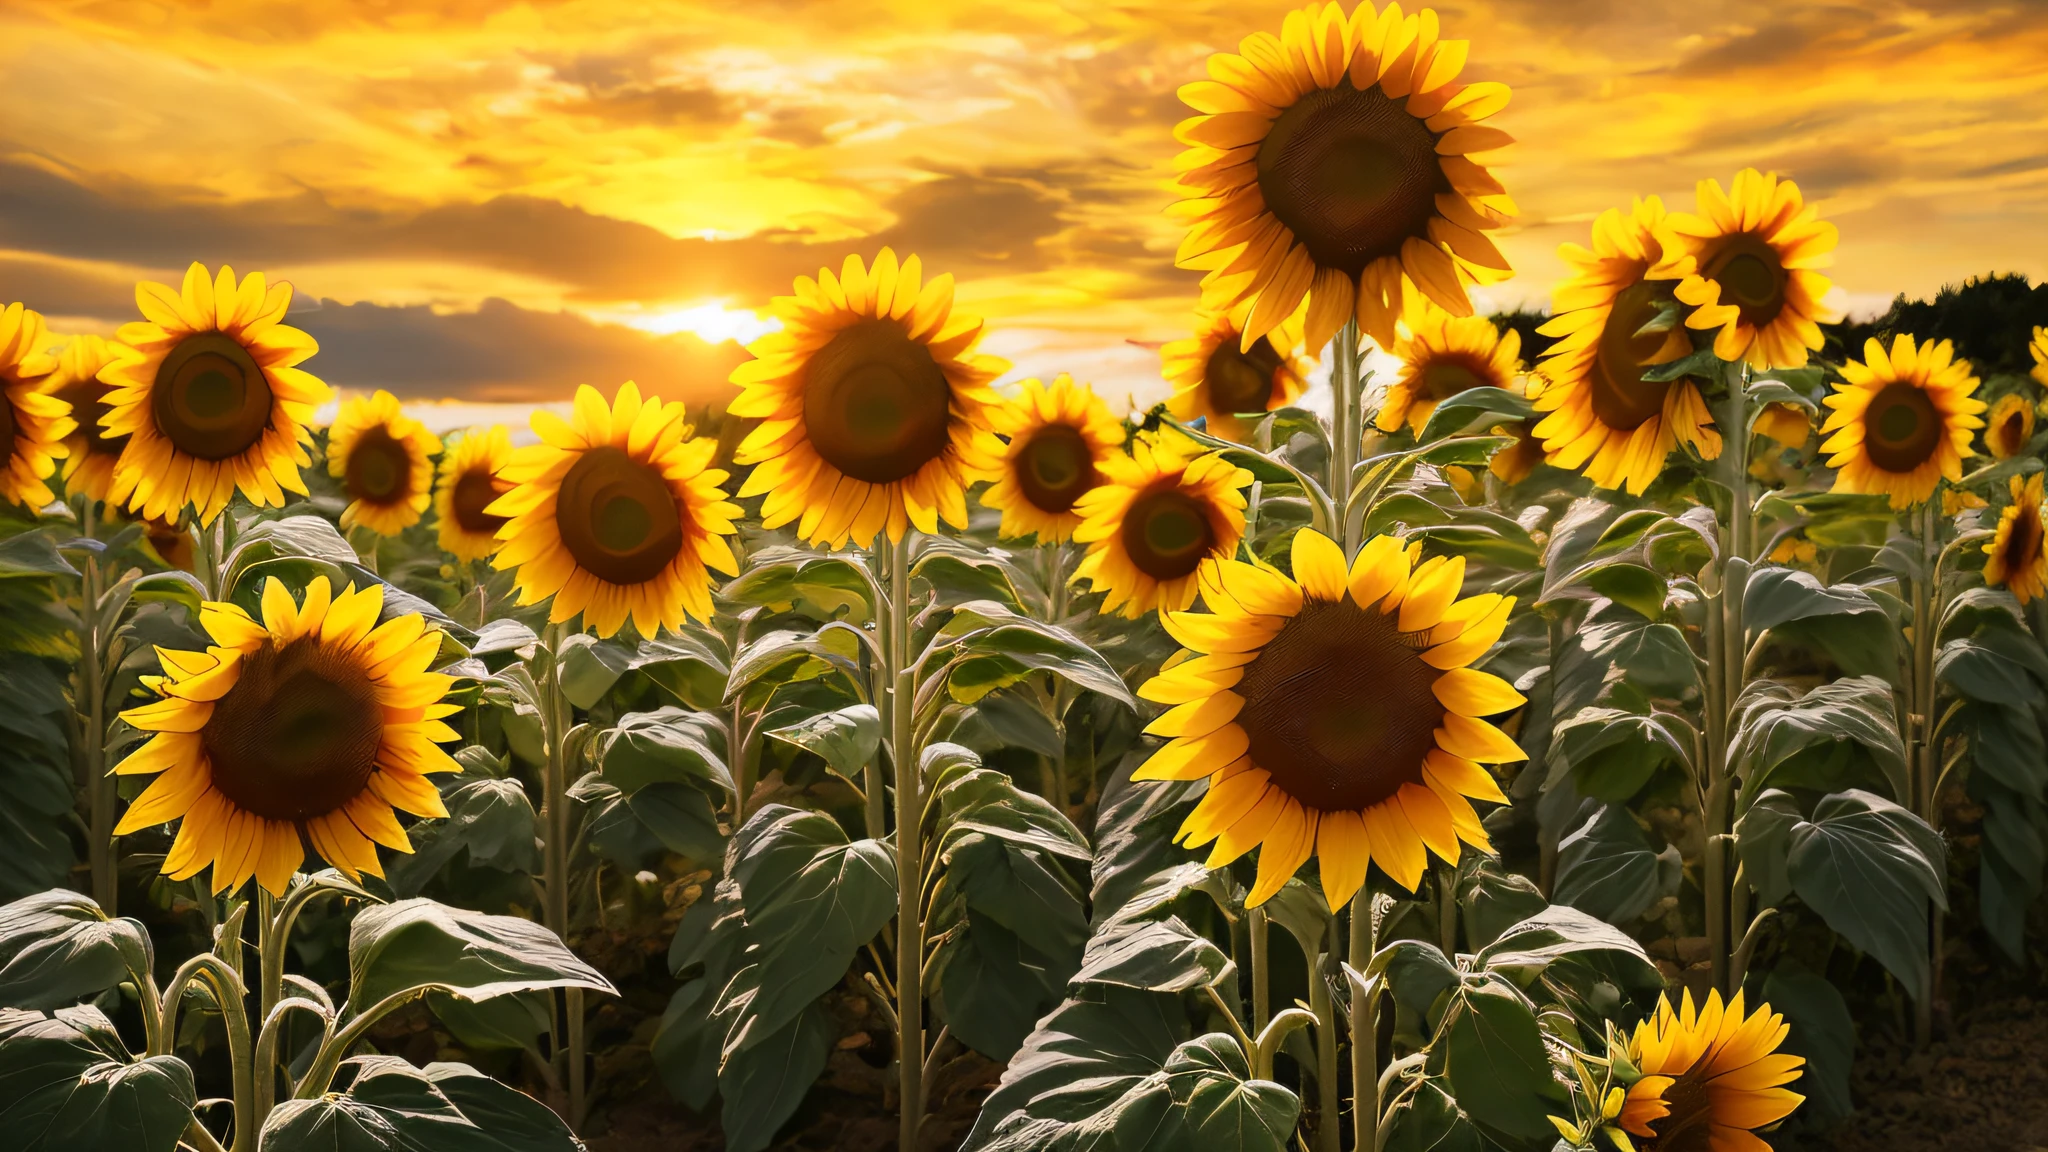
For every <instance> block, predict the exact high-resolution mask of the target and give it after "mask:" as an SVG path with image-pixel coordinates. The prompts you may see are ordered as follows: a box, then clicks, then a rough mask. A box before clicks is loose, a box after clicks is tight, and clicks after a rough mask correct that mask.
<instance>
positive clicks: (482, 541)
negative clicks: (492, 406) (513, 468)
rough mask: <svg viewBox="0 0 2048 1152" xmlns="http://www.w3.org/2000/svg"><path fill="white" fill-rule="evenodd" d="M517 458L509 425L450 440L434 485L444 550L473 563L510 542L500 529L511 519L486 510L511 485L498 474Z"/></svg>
mask: <svg viewBox="0 0 2048 1152" xmlns="http://www.w3.org/2000/svg"><path fill="white" fill-rule="evenodd" d="M511 458H512V433H511V432H510V431H508V430H507V429H506V427H505V426H504V425H503V424H493V425H491V426H490V427H489V428H475V429H471V430H470V431H468V432H464V433H462V434H461V435H460V436H458V437H456V438H455V439H453V440H451V441H450V442H449V444H448V448H447V450H446V451H445V452H444V453H443V454H442V456H441V477H440V481H439V483H438V484H437V485H436V486H435V488H434V519H435V521H436V525H437V527H438V529H439V534H440V540H441V551H443V552H447V553H449V554H450V555H453V556H454V557H455V558H456V559H457V560H460V561H462V562H463V563H465V564H467V563H469V562H471V561H473V560H482V559H483V558H485V557H486V556H489V555H491V554H492V553H494V552H496V551H497V550H498V549H499V548H501V547H503V546H504V545H503V543H502V542H501V541H500V540H499V539H498V529H500V528H503V527H504V526H505V518H504V517H503V516H493V515H491V514H490V513H489V512H487V511H485V509H487V508H489V507H490V506H491V504H492V503H493V502H494V501H496V500H497V499H498V497H500V496H502V495H504V494H505V493H506V492H507V491H509V490H510V489H511V485H510V484H508V483H505V482H503V481H501V480H499V478H498V476H499V473H500V472H501V471H502V470H503V469H504V467H505V462H506V461H507V460H510V459H511Z"/></svg>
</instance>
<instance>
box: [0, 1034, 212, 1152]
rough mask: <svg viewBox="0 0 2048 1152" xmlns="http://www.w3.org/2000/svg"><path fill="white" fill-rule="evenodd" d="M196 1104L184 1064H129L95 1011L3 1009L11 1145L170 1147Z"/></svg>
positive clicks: (0, 1057) (3, 1100)
mask: <svg viewBox="0 0 2048 1152" xmlns="http://www.w3.org/2000/svg"><path fill="white" fill-rule="evenodd" d="M198 1100H199V1097H198V1093H197V1092H196V1091H195V1090H194V1087H193V1082H192V1069H191V1068H190V1067H188V1066H186V1064H185V1062H184V1061H183V1060H180V1059H178V1058H177V1057H175V1056H154V1057H151V1058H149V1059H147V1060H141V1061H136V1062H130V1059H129V1056H128V1053H127V1051H126V1050H125V1049H124V1048H123V1047H122V1044H121V1040H120V1036H119V1034H118V1033H116V1032H115V1031H114V1025H113V1022H112V1021H110V1020H108V1019H107V1018H106V1016H105V1015H103V1014H102V1013H101V1012H100V1010H99V1009H97V1008H91V1007H79V1008H65V1009H61V1010H59V1011H57V1012H55V1013H50V1014H45V1013H41V1012H28V1011H23V1010H21V1009H16V1008H0V1131H4V1132H6V1133H7V1134H8V1147H10V1148H15V1149H19V1150H20V1152H88V1150H97V1149H108V1150H114V1149H119V1150H121V1152H129V1150H131V1149H132V1150H134V1152H173V1150H174V1149H175V1148H177V1146H178V1136H179V1134H180V1133H182V1132H183V1131H184V1130H185V1126H186V1125H187V1124H189V1123H191V1121H192V1108H193V1106H194V1105H195V1104H197V1103H198Z"/></svg>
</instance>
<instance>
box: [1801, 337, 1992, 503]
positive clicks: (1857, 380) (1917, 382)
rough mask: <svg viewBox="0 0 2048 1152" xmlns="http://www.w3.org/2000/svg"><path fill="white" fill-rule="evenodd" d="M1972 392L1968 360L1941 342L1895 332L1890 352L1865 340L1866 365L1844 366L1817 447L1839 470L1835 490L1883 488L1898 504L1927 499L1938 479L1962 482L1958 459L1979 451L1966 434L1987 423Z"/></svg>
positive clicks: (1974, 386) (1973, 380)
mask: <svg viewBox="0 0 2048 1152" xmlns="http://www.w3.org/2000/svg"><path fill="white" fill-rule="evenodd" d="M1976 391H1977V378H1976V377H1975V376H1973V375H1971V374H1970V362H1969V361H1968V360H1958V359H1956V358H1955V350H1954V349H1953V348H1951V347H1950V346H1949V342H1948V341H1946V340H1943V341H1941V342H1940V343H1936V344H1919V345H1916V344H1914V343H1913V338H1912V337H1911V336H1907V335H1900V336H1899V337H1898V338H1897V339H1895V340H1893V341H1892V347H1891V351H1890V352H1886V350H1885V347H1884V345H1882V344H1880V343H1878V342H1877V340H1876V339H1874V338H1873V339H1871V340H1867V341H1865V342H1864V345H1863V362H1862V363H1860V364H1859V363H1857V362H1856V361H1854V360H1851V361H1849V362H1848V363H1846V364H1844V365H1842V383H1841V384H1839V385H1837V386H1836V389H1835V391H1834V392H1833V393H1831V394H1830V395H1829V396H1828V397H1827V399H1826V401H1825V403H1826V404H1827V406H1828V408H1830V409H1831V411H1830V413H1829V414H1828V418H1827V422H1826V423H1824V424H1822V425H1821V428H1820V430H1821V434H1822V435H1823V436H1825V437H1826V439H1825V440H1823V441H1822V442H1821V446H1820V447H1821V451H1823V452H1826V453H1829V456H1828V459H1827V465H1828V467H1830V468H1833V469H1835V470H1836V472H1835V486H1834V491H1836V492H1865V493H1872V494H1875V493H1885V494H1888V495H1889V496H1890V497H1891V504H1892V507H1893V508H1894V509H1901V508H1908V507H1911V506H1912V505H1915V504H1918V503H1920V502H1921V501H1923V500H1926V499H1927V498H1928V497H1929V496H1932V495H1933V494H1934V489H1935V486H1936V485H1937V484H1939V483H1940V482H1941V480H1942V478H1943V477H1947V478H1948V480H1949V481H1950V482H1952V483H1953V482H1954V481H1958V480H1961V479H1962V478H1963V459H1964V458H1965V457H1968V456H1974V455H1976V450H1975V449H1973V448H1971V447H1970V441H1971V439H1972V437H1971V433H1972V432H1973V431H1975V430H1976V429H1978V428H1982V427H1983V426H1984V421H1983V420H1981V419H1979V417H1978V414H1979V413H1981V412H1983V411H1984V402H1983V401H1982V400H1979V399H1977V398H1976V396H1975V395H1974V393H1975V392H1976ZM1830 433H1832V435H1830Z"/></svg>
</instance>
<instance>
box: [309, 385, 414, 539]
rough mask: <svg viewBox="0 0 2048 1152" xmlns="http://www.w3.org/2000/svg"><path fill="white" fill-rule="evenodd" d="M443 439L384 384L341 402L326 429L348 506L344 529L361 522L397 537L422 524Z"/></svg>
mask: <svg viewBox="0 0 2048 1152" xmlns="http://www.w3.org/2000/svg"><path fill="white" fill-rule="evenodd" d="M440 454H441V438H440V437H439V436H436V435H434V434H433V433H432V432H429V431H428V430H427V426H426V425H424V424H422V423H420V422H419V421H417V420H415V419H413V418H412V417H410V416H407V415H406V414H405V410H404V409H402V408H400V407H399V405H398V397H396V396H393V395H392V394H391V393H389V392H386V391H384V390H383V389H382V388H379V389H378V390H377V391H376V392H375V393H373V394H371V395H370V396H367V397H360V396H359V397H357V398H356V399H354V400H350V401H349V402H348V403H346V404H343V405H342V406H341V411H340V412H339V413H338V414H336V416H335V417H334V425H333V427H331V428H329V429H328V430H327V474H328V475H329V476H337V477H340V479H341V487H342V491H343V492H344V493H346V494H347V495H348V507H346V508H344V509H342V511H341V526H342V529H343V530H344V531H346V530H347V529H350V528H353V527H355V526H356V525H358V524H360V525H362V526H363V527H365V528H368V529H369V530H370V531H372V532H375V533H376V534H377V535H379V536H396V535H398V534H399V533H400V532H403V531H405V530H406V529H407V528H410V527H412V526H413V525H415V524H417V523H419V522H420V515H421V514H422V513H424V512H425V511H426V510H427V505H428V504H429V503H431V502H432V500H433V496H432V492H433V487H434V466H433V465H432V464H429V463H428V462H427V461H428V459H429V458H430V457H434V456H438V455H440Z"/></svg>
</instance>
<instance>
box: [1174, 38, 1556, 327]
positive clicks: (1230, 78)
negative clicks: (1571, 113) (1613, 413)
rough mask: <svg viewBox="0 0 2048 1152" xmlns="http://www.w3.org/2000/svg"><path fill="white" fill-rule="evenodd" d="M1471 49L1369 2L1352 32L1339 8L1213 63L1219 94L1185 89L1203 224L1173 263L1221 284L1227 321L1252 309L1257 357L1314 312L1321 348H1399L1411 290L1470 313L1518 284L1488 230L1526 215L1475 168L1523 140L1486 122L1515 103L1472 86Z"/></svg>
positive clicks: (1191, 188)
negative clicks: (1356, 331)
mask: <svg viewBox="0 0 2048 1152" xmlns="http://www.w3.org/2000/svg"><path fill="white" fill-rule="evenodd" d="M1466 49H1467V44H1466V42H1465V41H1463V40H1444V39H1440V38H1439V36H1438V27H1437V16H1436V13H1435V12H1434V11H1431V10H1429V9H1423V10H1422V11H1421V12H1418V13H1416V14H1415V15H1412V16H1404V15H1403V14H1402V13H1401V6H1400V5H1399V4H1389V5H1387V7H1386V9H1385V10H1384V11H1375V9H1374V8H1373V5H1372V4H1371V3H1370V2H1369V0H1368V2H1364V3H1360V4H1359V5H1358V7H1357V9H1356V10H1354V11H1353V12H1352V14H1351V16H1350V18H1349V19H1346V18H1345V15H1344V9H1343V8H1342V6H1340V5H1339V4H1337V3H1334V2H1332V3H1327V4H1323V5H1321V6H1310V7H1308V8H1305V9H1301V10H1298V11H1294V12H1290V13H1288V14H1287V18H1286V21H1285V22H1284V23H1283V24H1282V26H1281V31H1280V35H1279V36H1277V37H1276V36H1274V35H1272V34H1271V33H1267V32H1257V33H1254V34H1252V35H1251V36H1249V37H1246V38H1245V40H1244V42H1243V43H1242V44H1241V45H1240V46H1239V48H1238V52H1237V53H1228V52H1219V53H1217V54H1216V55H1214V56H1211V57H1210V58H1209V76H1210V79H1208V80H1199V81H1196V82H1195V83H1192V84H1187V85H1183V86H1182V87H1181V90H1180V98H1181V100H1182V101H1183V102H1184V103H1186V104H1187V105H1188V107H1190V108H1192V109H1194V110H1195V112H1196V113H1197V115H1195V116H1193V117H1191V118H1189V119H1187V120H1183V121H1181V123H1180V125H1179V126H1178V127H1177V128H1175V129H1174V136H1175V138H1176V139H1178V140H1180V142H1181V143H1183V144H1186V145H1187V146H1188V149H1187V151H1185V152H1183V153H1182V154H1181V156H1180V158H1179V160H1178V161H1177V164H1176V166H1177V167H1178V169H1179V170H1180V184H1181V187H1182V188H1183V189H1184V190H1185V191H1186V192H1187V194H1188V196H1189V198H1188V199H1187V200H1184V201H1183V202H1182V203H1181V204H1180V205H1179V206H1178V211H1179V212H1180V214H1182V215H1184V216H1186V217H1188V218H1189V219H1190V225H1189V230H1188V234H1187V237H1186V239H1184V240H1183V241H1182V242H1181V246H1180V251H1179V254H1178V256H1177V260H1178V263H1179V264H1180V266H1181V267H1183V268H1200V269H1205V270H1206V271H1207V272H1208V275H1207V277H1206V278H1205V279H1206V281H1207V283H1208V285H1209V287H1210V288H1211V289H1212V291H1213V292H1214V293H1215V294H1216V295H1217V297H1218V300H1219V305H1220V306H1221V307H1222V308H1223V309H1224V310H1226V311H1229V312H1232V313H1237V312H1238V310H1239V309H1240V308H1245V307H1248V308H1249V315H1248V318H1247V321H1246V324H1245V327H1244V332H1243V334H1242V336H1241V337H1240V341H1241V344H1242V346H1243V347H1244V348H1246V349H1249V348H1250V347H1251V346H1252V344H1253V343H1254V342H1255V341H1257V340H1258V338H1259V337H1261V336H1264V335H1265V334H1266V333H1268V332H1270V331H1272V330H1273V327H1274V326H1275V325H1277V324H1279V323H1280V322H1281V321H1282V320H1284V319H1286V318H1287V317H1288V316H1291V315H1293V313H1294V310H1295V309H1296V308H1297V307H1299V306H1300V305H1301V303H1302V300H1303V298H1304V297H1306V298H1307V300H1308V318H1307V322H1306V324H1307V341H1308V346H1309V347H1310V348H1311V349H1320V348H1321V347H1322V346H1323V344H1324V343H1325V342H1326V341H1328V340H1329V339H1330V337H1331V336H1332V335H1333V334H1334V333H1335V332H1336V331H1337V329H1338V328H1339V327H1341V326H1342V325H1343V323H1344V321H1345V320H1346V319H1348V318H1350V317H1352V316H1354V315H1355V316H1356V317H1357V318H1358V323H1359V326H1360V327H1361V328H1363V329H1364V330H1365V331H1366V332H1367V333H1368V334H1370V335H1371V336H1372V337H1373V339H1375V340H1377V341H1378V342H1379V343H1380V345H1381V347H1392V346H1393V343H1394V321H1395V319H1396V318H1397V317H1398V316H1399V315H1400V314H1401V312H1402V310H1403V307H1404V302H1405V301H1406V300H1407V299H1408V297H1409V294H1410V293H1411V292H1413V291H1420V292H1421V293H1422V294H1423V295H1424V296H1427V297H1428V298H1429V299H1431V300H1433V301H1435V302H1436V304H1437V306H1438V307H1440V308H1443V309H1444V310H1446V311H1448V312H1450V313H1451V314H1453V315H1456V316H1469V315H1471V314H1472V304H1471V301H1470V300H1469V299H1468V298H1467V297H1466V285H1467V282H1468V281H1478V282H1488V281H1493V280H1497V279H1501V278H1504V277H1505V276H1506V275H1507V274H1508V272H1509V268H1508V262H1507V260H1506V259H1505V258H1504V257H1502V256H1501V254H1500V250H1499V249H1498V248H1496V247H1494V244H1493V241H1491V240H1489V239H1487V238H1486V235H1485V232H1486V230H1488V229H1492V228H1497V227H1499V226H1500V225H1501V224H1502V223H1503V222H1504V221H1505V220H1507V219H1508V218H1509V217H1512V216H1513V215H1514V214H1515V205H1514V201H1513V200H1511V199H1509V198H1508V196H1507V193H1506V190H1505V189H1503V188H1502V187H1501V184H1500V181H1498V180H1496V179H1494V177H1493V174H1492V173H1490V172H1488V171H1487V170H1486V169H1485V168H1484V167H1482V166H1481V165H1480V164H1478V163H1477V162H1475V161H1474V160H1473V159H1472V157H1473V156H1474V155H1475V154H1479V153H1484V152H1488V151H1491V150H1493V149H1496V148H1500V147H1502V146H1504V145H1506V144H1508V143H1510V142H1511V138H1510V137H1509V136H1508V134H1507V133H1505V132H1502V131H1501V130H1500V129H1498V128H1489V127H1486V126H1484V125H1483V124H1482V123H1481V121H1483V120H1485V119H1486V118H1487V117H1490V116H1492V115H1493V114H1494V113H1496V112H1498V111H1500V110H1501V109H1502V108H1504V107H1506V106H1507V102H1508V89H1507V86H1506V85H1503V84H1496V83H1491V82H1487V83H1480V84H1461V83H1459V82H1458V78H1457V77H1458V73H1459V72H1460V71H1462V70H1463V68H1464V66H1465V54H1466Z"/></svg>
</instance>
